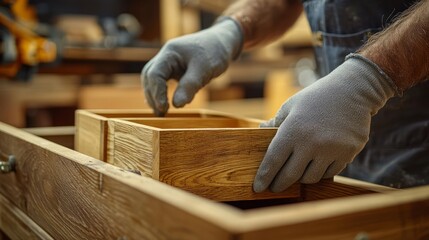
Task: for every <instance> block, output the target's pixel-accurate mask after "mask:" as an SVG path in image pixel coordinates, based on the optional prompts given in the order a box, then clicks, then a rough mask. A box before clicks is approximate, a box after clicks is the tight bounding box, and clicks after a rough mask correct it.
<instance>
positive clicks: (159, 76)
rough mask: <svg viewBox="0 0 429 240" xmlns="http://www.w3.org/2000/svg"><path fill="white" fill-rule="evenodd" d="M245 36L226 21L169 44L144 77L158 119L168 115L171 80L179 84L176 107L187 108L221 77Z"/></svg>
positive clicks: (174, 102)
mask: <svg viewBox="0 0 429 240" xmlns="http://www.w3.org/2000/svg"><path fill="white" fill-rule="evenodd" d="M242 38H243V36H242V32H241V29H240V27H239V25H238V23H236V22H235V21H234V20H232V19H226V20H223V21H221V22H219V23H217V24H216V25H214V26H212V27H210V28H209V29H206V30H203V31H200V32H197V33H194V34H190V35H186V36H183V37H179V38H176V39H173V40H171V41H168V42H167V43H166V44H165V46H163V47H162V49H161V50H160V52H159V53H158V54H157V55H156V56H155V57H154V58H153V59H152V60H151V61H150V62H148V63H147V64H146V66H145V67H144V68H143V71H142V74H141V81H142V84H143V87H144V91H145V95H146V99H147V101H148V103H149V105H150V106H151V107H152V108H153V109H154V112H155V114H156V115H157V116H163V115H165V113H167V111H168V108H169V104H168V99H167V85H166V84H167V80H169V79H171V78H174V79H176V80H179V84H178V87H177V89H176V91H175V93H174V96H173V105H174V106H175V107H183V106H184V105H185V104H187V103H189V102H191V101H192V99H193V98H194V95H195V94H196V93H197V91H198V90H200V89H201V88H202V87H204V86H205V85H206V84H207V83H208V82H209V81H210V80H211V79H212V78H215V77H217V76H219V75H221V74H222V73H223V72H225V70H226V69H227V68H228V64H229V62H230V61H231V60H232V59H233V58H234V57H236V56H237V55H238V54H239V52H240V50H241V45H242Z"/></svg>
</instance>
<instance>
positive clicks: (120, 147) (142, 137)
mask: <svg viewBox="0 0 429 240" xmlns="http://www.w3.org/2000/svg"><path fill="white" fill-rule="evenodd" d="M109 135H110V136H109V137H108V143H107V145H108V146H109V147H108V149H109V150H108V152H109V154H108V157H107V162H108V163H110V164H112V165H115V166H117V167H120V168H122V169H125V170H129V171H133V172H140V173H141V174H144V175H145V176H149V177H152V178H154V179H158V176H159V174H158V171H156V169H155V168H154V164H155V162H156V159H157V155H156V154H155V152H154V151H153V147H154V145H155V143H156V142H158V140H157V139H158V134H157V133H156V131H154V130H152V129H148V128H141V127H138V126H135V125H131V124H123V123H121V122H118V121H109ZM112 135H113V137H112Z"/></svg>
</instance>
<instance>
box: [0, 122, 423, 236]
mask: <svg viewBox="0 0 429 240" xmlns="http://www.w3.org/2000/svg"><path fill="white" fill-rule="evenodd" d="M0 152H1V155H6V156H8V155H13V156H14V157H15V159H16V166H15V170H14V171H13V172H10V173H5V174H0V219H1V221H0V230H1V232H0V235H1V236H3V235H4V234H6V235H8V236H9V237H10V239H122V240H124V239H130V240H131V239H207V240H210V239H214V240H230V239H235V240H251V239H270V240H276V239H279V240H283V239H298V240H299V239H312V240H313V239H315V240H317V239H320V240H324V239H371V240H376V239H389V240H396V239H428V237H429V186H424V187H417V188H412V189H407V190H393V189H389V188H386V187H381V186H377V185H373V184H368V183H365V182H359V181H355V180H351V179H347V178H342V177H336V178H335V179H334V181H328V182H322V183H320V184H317V185H303V186H302V187H301V191H302V194H301V197H300V198H298V199H274V200H263V201H261V200H258V201H243V202H228V203H220V202H214V201H210V200H208V199H205V198H202V197H199V196H197V195H194V194H191V193H188V192H185V191H182V190H180V189H178V188H175V187H172V186H169V185H167V184H164V183H162V182H159V181H156V180H154V179H152V178H149V177H146V176H139V175H137V174H134V173H131V172H128V171H124V170H123V169H121V168H118V167H115V166H112V165H111V164H108V163H105V162H102V161H99V160H97V159H95V158H92V157H89V156H86V155H84V154H81V153H79V152H76V151H74V150H72V149H68V148H65V147H63V146H60V145H58V144H56V143H53V142H50V141H48V140H45V139H42V138H40V137H37V136H34V135H32V134H29V133H26V132H23V131H22V130H19V129H16V128H13V127H10V126H8V125H6V124H3V123H0ZM6 239H8V238H6Z"/></svg>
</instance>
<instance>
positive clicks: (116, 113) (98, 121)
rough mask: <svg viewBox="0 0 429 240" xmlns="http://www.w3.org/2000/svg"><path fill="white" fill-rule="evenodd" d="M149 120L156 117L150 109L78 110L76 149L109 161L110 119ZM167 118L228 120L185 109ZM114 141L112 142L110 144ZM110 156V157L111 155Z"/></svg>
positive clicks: (222, 116)
mask: <svg viewBox="0 0 429 240" xmlns="http://www.w3.org/2000/svg"><path fill="white" fill-rule="evenodd" d="M143 117H145V118H148V117H154V115H153V113H152V110H150V109H137V110H136V109H133V110H130V109H109V110H106V109H97V110H77V111H76V115H75V125H76V136H75V144H74V145H75V149H76V150H77V151H79V152H81V153H84V154H86V155H88V156H91V157H95V158H97V159H100V160H103V161H107V159H108V158H109V156H110V157H111V156H112V154H113V153H112V152H111V151H112V149H111V148H110V149H108V146H107V144H109V143H108V140H107V138H108V137H109V136H108V132H109V129H108V123H107V121H108V119H109V118H143ZM167 117H168V118H170V117H189V118H192V117H200V118H206V117H210V118H214V117H217V118H226V117H228V116H227V115H224V114H222V113H220V112H215V111H208V110H198V109H196V110H195V109H194V110H192V109H184V110H179V111H177V110H176V111H174V110H172V111H170V112H169V113H168V114H167ZM111 143H112V141H110V144H111ZM109 151H110V153H109ZM109 154H110V155H109ZM109 161H110V160H109Z"/></svg>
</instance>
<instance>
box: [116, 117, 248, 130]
mask: <svg viewBox="0 0 429 240" xmlns="http://www.w3.org/2000/svg"><path fill="white" fill-rule="evenodd" d="M122 120H125V121H129V122H134V123H138V124H143V125H146V126H151V127H155V128H161V129H174V128H176V129H177V128H189V129H195V128H239V127H241V126H240V123H242V122H244V121H242V122H241V121H239V120H238V119H232V118H134V119H133V118H131V119H130V118H122Z"/></svg>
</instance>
